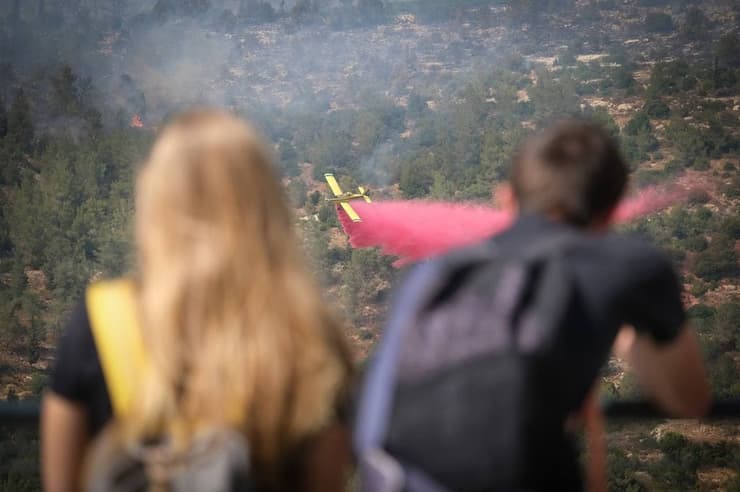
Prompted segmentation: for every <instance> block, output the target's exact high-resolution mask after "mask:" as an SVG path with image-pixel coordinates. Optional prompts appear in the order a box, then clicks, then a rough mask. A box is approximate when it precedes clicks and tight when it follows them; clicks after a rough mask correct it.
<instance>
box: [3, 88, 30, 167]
mask: <svg viewBox="0 0 740 492" xmlns="http://www.w3.org/2000/svg"><path fill="white" fill-rule="evenodd" d="M34 135H35V130H34V125H33V119H32V117H31V104H30V103H29V101H28V98H27V97H26V93H25V91H24V90H23V88H20V89H18V91H17V92H16V94H15V99H14V100H13V104H11V106H10V111H9V112H8V131H7V138H8V139H9V140H10V142H11V143H13V144H14V145H16V146H18V148H19V149H20V150H21V151H22V152H26V153H31V152H32V151H33V143H34Z"/></svg>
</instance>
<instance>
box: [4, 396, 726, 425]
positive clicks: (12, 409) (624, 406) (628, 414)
mask: <svg viewBox="0 0 740 492" xmlns="http://www.w3.org/2000/svg"><path fill="white" fill-rule="evenodd" d="M602 407H603V409H604V415H606V417H607V418H608V419H636V420H639V419H660V418H671V417H669V416H667V415H666V414H665V413H663V412H661V411H660V410H659V409H657V408H655V407H654V406H653V405H652V404H650V403H649V402H647V401H645V400H606V401H604V402H603V403H602ZM39 415H40V407H39V402H38V401H36V400H22V401H13V402H0V424H14V423H17V424H35V423H36V422H38V419H39ZM727 418H740V398H734V399H726V400H716V401H715V402H714V403H713V404H712V408H711V410H710V411H709V413H708V414H707V415H706V416H704V417H703V418H702V419H727Z"/></svg>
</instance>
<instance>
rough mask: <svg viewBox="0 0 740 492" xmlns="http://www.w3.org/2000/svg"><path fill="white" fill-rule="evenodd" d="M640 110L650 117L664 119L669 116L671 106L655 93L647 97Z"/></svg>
mask: <svg viewBox="0 0 740 492" xmlns="http://www.w3.org/2000/svg"><path fill="white" fill-rule="evenodd" d="M642 110H643V111H644V112H645V114H646V115H648V116H650V117H651V118H656V119H661V120H664V119H666V118H668V117H670V116H671V108H669V107H668V105H667V104H666V103H665V101H663V99H662V98H661V97H660V96H657V95H651V96H650V97H648V99H647V100H646V101H645V105H644V106H643V107H642Z"/></svg>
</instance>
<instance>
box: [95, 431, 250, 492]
mask: <svg viewBox="0 0 740 492" xmlns="http://www.w3.org/2000/svg"><path fill="white" fill-rule="evenodd" d="M87 468H88V470H87V471H88V473H87V478H86V484H85V485H86V487H85V490H86V491H87V492H252V491H255V490H257V489H256V488H255V485H254V483H253V480H252V478H251V477H250V465H249V452H248V448H247V444H246V439H245V438H244V435H243V434H242V433H241V432H239V431H237V430H234V429H229V428H219V429H211V430H208V431H204V432H201V433H199V434H197V435H196V437H195V438H194V439H193V441H192V442H191V443H190V445H189V446H188V447H187V449H185V450H176V449H175V448H174V447H173V446H172V445H171V442H170V440H169V439H168V438H162V439H159V440H153V441H151V442H138V443H126V442H125V441H124V440H123V439H121V438H120V437H119V434H118V427H117V426H116V425H115V424H113V425H112V426H109V427H108V428H106V429H105V430H104V431H103V434H102V435H101V436H100V437H99V438H98V439H97V440H96V442H95V445H94V447H93V448H92V450H91V452H90V454H89V458H88V463H87Z"/></svg>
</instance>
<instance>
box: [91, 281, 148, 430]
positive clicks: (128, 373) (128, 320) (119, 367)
mask: <svg viewBox="0 0 740 492" xmlns="http://www.w3.org/2000/svg"><path fill="white" fill-rule="evenodd" d="M86 304H87V311H88V318H89V320H90V328H91V330H92V334H93V338H94V339H95V347H96V348H97V351H98V356H99V358H100V365H101V367H102V368H103V375H104V377H105V384H106V386H107V387H108V394H109V395H110V400H111V405H112V407H113V414H114V415H115V416H116V417H117V418H122V417H126V416H128V415H129V414H130V413H131V407H132V403H133V401H134V395H135V394H136V388H137V383H138V381H140V380H141V375H142V373H143V372H144V370H145V368H146V367H147V365H148V360H147V358H146V355H145V349H144V341H143V338H142V335H141V329H140V327H139V323H138V319H137V313H136V300H135V296H134V285H133V283H132V282H131V280H128V279H118V280H112V281H108V282H98V283H94V284H92V285H90V286H89V287H88V289H87V295H86Z"/></svg>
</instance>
